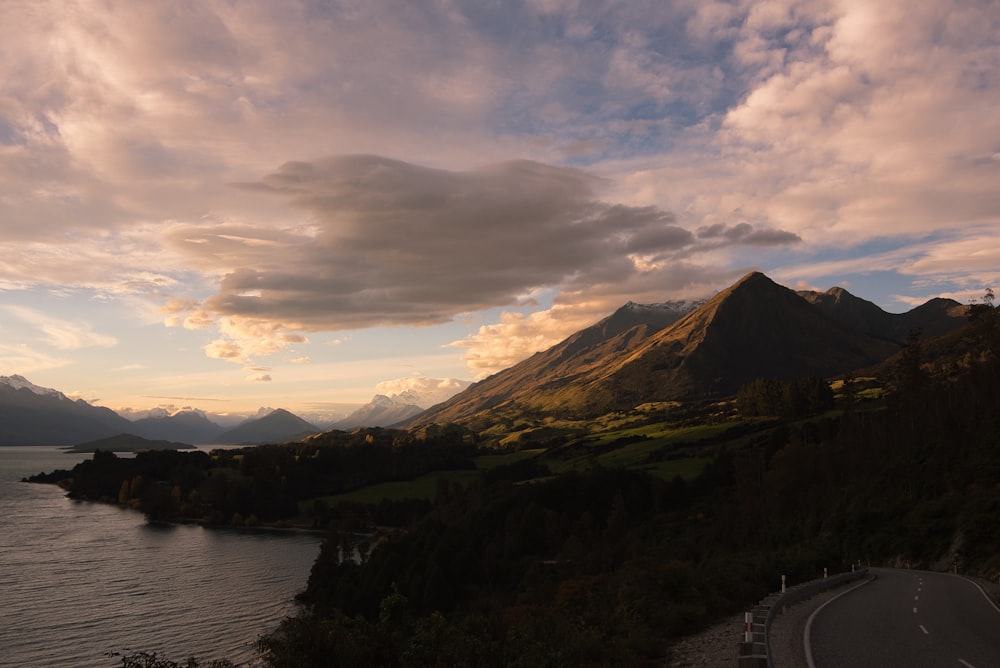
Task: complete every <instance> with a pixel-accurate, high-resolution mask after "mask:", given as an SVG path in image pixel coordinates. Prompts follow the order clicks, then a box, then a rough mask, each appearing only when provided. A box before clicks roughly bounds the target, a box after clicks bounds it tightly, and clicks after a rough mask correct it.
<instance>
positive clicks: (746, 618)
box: [743, 610, 753, 642]
mask: <svg viewBox="0 0 1000 668" xmlns="http://www.w3.org/2000/svg"><path fill="white" fill-rule="evenodd" d="M743 642H753V613H752V612H750V611H749V610H747V611H746V612H744V613H743Z"/></svg>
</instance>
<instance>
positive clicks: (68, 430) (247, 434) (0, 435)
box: [0, 375, 320, 449]
mask: <svg viewBox="0 0 1000 668" xmlns="http://www.w3.org/2000/svg"><path fill="white" fill-rule="evenodd" d="M319 431H320V430H319V429H317V428H316V427H314V426H313V425H311V424H309V423H308V422H306V421H305V420H303V419H301V418H299V417H297V416H295V415H293V414H291V413H289V412H288V411H286V410H282V409H278V410H276V411H273V412H271V413H269V414H268V415H265V416H263V417H260V418H253V419H250V420H247V421H245V422H243V423H241V424H240V425H238V426H237V427H235V428H234V429H230V430H228V431H226V430H224V429H223V428H222V427H221V426H219V425H217V424H216V423H214V422H212V421H211V420H209V419H208V418H207V417H205V415H203V414H202V413H200V412H198V411H180V412H178V413H174V414H173V415H167V416H158V417H148V418H142V419H140V420H136V421H134V422H131V421H129V420H126V419H125V418H123V417H121V416H120V415H118V414H117V413H115V412H114V411H112V410H111V409H109V408H102V407H99V406H92V405H91V404H89V403H87V402H86V401H84V400H83V399H76V400H73V399H70V398H69V397H67V396H66V395H65V394H63V393H62V392H59V391H58V390H53V389H51V388H46V387H39V386H38V385H35V384H34V383H32V382H31V381H29V380H28V379H26V378H24V377H23V376H18V375H13V376H0V445H79V444H85V445H87V446H90V445H93V444H94V442H96V443H97V444H98V445H99V444H100V443H101V442H102V440H103V439H111V438H112V437H115V438H119V440H121V438H120V437H124V436H127V435H131V436H136V437H139V438H140V439H146V440H148V441H157V442H159V441H170V442H174V443H180V444H206V443H218V444H236V445H250V444H258V443H276V442H282V441H288V440H294V439H296V438H299V437H302V436H305V435H308V434H314V433H317V432H319ZM116 447H117V446H116ZM139 447H140V446H139V445H135V444H134V445H133V449H134V448H139Z"/></svg>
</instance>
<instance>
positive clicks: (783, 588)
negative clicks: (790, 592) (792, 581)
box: [781, 575, 785, 594]
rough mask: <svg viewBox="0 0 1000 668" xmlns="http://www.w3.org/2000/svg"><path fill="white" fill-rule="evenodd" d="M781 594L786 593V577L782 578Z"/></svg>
mask: <svg viewBox="0 0 1000 668" xmlns="http://www.w3.org/2000/svg"><path fill="white" fill-rule="evenodd" d="M781 593H782V594H784V593H785V576H784V575H782V576H781Z"/></svg>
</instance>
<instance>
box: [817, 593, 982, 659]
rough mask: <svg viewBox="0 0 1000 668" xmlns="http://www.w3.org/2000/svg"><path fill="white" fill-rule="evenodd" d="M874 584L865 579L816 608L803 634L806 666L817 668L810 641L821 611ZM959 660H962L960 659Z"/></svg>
mask: <svg viewBox="0 0 1000 668" xmlns="http://www.w3.org/2000/svg"><path fill="white" fill-rule="evenodd" d="M872 582H875V578H874V577H871V578H867V579H865V581H864V582H859V583H858V584H856V585H854V586H853V587H851V588H850V589H848V590H846V591H842V592H840V593H839V594H837V595H836V596H834V597H833V598H831V599H830V600H829V601H827V602H826V603H824V604H823V605H821V606H819V607H818V608H816V609H815V610H813V612H812V614H811V615H809V619H807V620H806V630H805V633H803V634H802V647H803V649H805V652H806V665H807V666H808V667H809V668H816V662H815V661H813V652H812V645H811V644H810V641H809V637H810V636H811V635H812V623H813V620H814V619H815V618H816V615H817V614H819V611H820V610H822V609H823V608H825V607H826V606H828V605H830V604H831V603H833V602H834V601H836V600H837V599H838V598H840V597H841V596H843V595H844V594H850V593H851V592H852V591H854V590H855V589H858V588H860V587H864V586H865V585H866V584H871V583H872ZM959 660H961V659H959ZM969 668H975V666H969Z"/></svg>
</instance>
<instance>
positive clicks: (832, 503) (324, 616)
mask: <svg viewBox="0 0 1000 668" xmlns="http://www.w3.org/2000/svg"><path fill="white" fill-rule="evenodd" d="M970 317H971V322H970V326H969V327H967V328H966V329H964V330H962V331H961V332H959V333H956V334H953V335H950V336H947V337H945V338H941V339H934V340H930V341H921V340H920V338H919V336H917V335H916V334H914V336H912V337H911V339H910V342H909V344H908V345H907V347H906V349H905V350H904V351H903V352H902V353H901V354H900V355H899V356H897V358H895V359H893V360H891V361H890V362H889V363H888V364H886V365H884V366H881V367H879V368H877V369H870V370H867V371H859V372H858V373H857V374H856V376H855V377H848V378H843V379H839V380H838V381H837V382H835V383H833V384H832V388H833V389H831V386H830V385H827V384H826V383H821V382H817V380H816V379H786V380H760V381H755V382H753V383H750V384H748V385H747V386H745V387H744V388H743V389H741V391H740V393H739V394H738V396H737V397H736V398H734V399H733V400H731V401H729V402H722V403H712V404H703V405H698V406H677V405H670V406H646V407H643V408H642V410H638V409H637V411H635V412H634V413H633V414H629V415H616V416H612V417H609V418H607V419H606V420H604V421H603V422H601V426H600V428H597V427H596V426H595V427H594V428H593V430H592V432H591V433H586V434H581V433H580V432H579V430H578V429H576V428H574V429H576V430H574V429H562V428H558V427H554V428H552V429H549V430H547V431H542V430H536V431H535V432H533V433H535V434H536V436H538V438H535V439H534V440H533V441H530V442H528V443H526V442H525V441H523V440H521V441H518V443H520V445H521V446H522V449H521V450H520V451H515V450H509V451H505V452H498V451H496V450H492V451H490V452H488V453H487V452H484V451H482V450H481V449H479V448H478V446H477V443H476V435H475V434H472V433H470V432H467V431H465V430H463V429H461V428H459V427H448V428H440V427H435V428H433V429H430V430H425V431H424V432H422V433H420V434H408V433H405V432H395V431H392V430H366V431H361V432H357V433H355V434H343V433H340V432H334V433H331V434H327V435H325V436H323V437H322V438H319V439H315V440H313V441H310V442H308V443H302V444H295V445H287V446H273V447H264V448H255V449H252V450H240V451H232V452H230V453H213V454H212V455H207V454H177V453H172V454H171V453H149V454H148V455H140V456H139V457H136V458H135V459H134V460H120V459H117V458H115V457H114V456H113V455H106V454H97V455H95V458H94V459H93V460H91V461H90V462H86V463H85V464H81V465H80V466H79V467H77V469H76V470H74V471H73V472H64V473H59V472H57V473H56V474H53V475H52V476H49V477H46V478H45V479H46V480H50V481H52V480H61V481H62V484H64V485H66V486H67V488H68V489H69V490H70V492H71V493H72V494H74V495H78V496H87V497H89V498H95V499H107V500H111V501H118V502H123V503H131V504H133V505H135V506H136V507H138V508H140V509H142V510H143V511H145V512H146V513H147V514H148V515H149V516H150V518H151V519H172V518H177V517H200V518H208V520H209V521H212V522H216V523H232V522H233V521H241V522H244V523H245V522H246V519H247V518H249V517H254V518H255V521H260V522H279V521H285V522H289V523H300V524H305V523H308V524H309V525H310V526H317V527H322V528H324V529H325V530H327V531H328V532H329V535H328V538H327V539H326V541H325V543H324V545H323V548H322V551H321V554H320V556H319V558H318V559H317V561H316V564H315V565H314V567H313V570H312V574H311V576H310V578H309V582H308V586H307V588H306V590H305V591H304V592H303V594H302V600H303V603H305V606H304V608H303V611H302V612H301V613H300V614H299V615H297V616H295V617H290V618H288V619H286V620H284V621H283V622H282V624H281V626H280V628H279V629H277V630H276V631H275V632H274V633H272V634H271V635H269V636H267V637H264V638H261V639H260V641H259V650H260V653H261V657H262V659H263V661H264V662H265V663H266V664H267V665H269V666H273V667H285V666H289V667H291V666H295V667H296V668H301V667H307V666H566V665H577V666H637V665H654V664H662V661H663V658H664V656H665V653H666V652H667V651H668V649H667V648H668V645H669V643H670V641H671V640H672V639H675V638H677V637H679V636H682V635H685V634H690V633H692V632H695V631H698V630H699V629H700V628H702V627H703V626H705V625H706V624H708V623H710V622H712V621H714V620H716V619H718V618H719V617H721V616H724V615H728V614H731V613H732V612H735V611H736V610H738V609H740V608H742V607H744V606H746V605H748V604H749V603H751V602H753V601H755V600H756V599H758V598H760V597H761V596H762V595H763V594H765V593H766V592H767V591H770V590H774V589H776V587H777V584H778V583H779V582H780V576H781V575H782V574H784V575H786V576H787V578H788V580H789V582H791V583H795V582H798V581H803V580H807V579H812V578H814V577H817V576H818V575H819V574H820V573H822V571H823V569H824V568H828V569H829V570H830V572H836V571H838V570H846V569H849V568H850V564H852V563H855V562H858V561H861V562H865V563H869V562H870V563H872V564H891V565H910V566H913V567H924V568H933V569H941V570H944V569H948V570H951V569H957V570H958V571H959V572H965V573H972V574H977V575H982V576H986V577H989V578H991V579H992V578H995V577H996V576H997V575H998V573H1000V494H998V493H997V492H998V490H1000V443H998V439H1000V437H998V434H1000V411H998V407H1000V357H998V355H1000V322H998V313H997V311H996V310H995V309H994V308H993V306H992V302H991V300H989V299H988V300H986V301H985V302H984V303H983V304H980V305H977V306H976V307H974V308H972V309H971V311H970ZM131 467H138V468H131ZM428 472H433V473H431V475H432V476H435V477H436V483H435V484H434V486H433V491H431V492H429V493H422V494H417V493H414V494H413V495H412V496H411V497H410V498H408V499H407V498H406V495H405V493H403V494H402V495H400V496H399V498H398V500H395V501H389V500H381V501H376V500H375V499H377V498H379V495H378V494H373V495H371V496H370V497H366V496H365V494H364V491H365V490H369V491H370V490H372V489H373V487H372V485H374V484H375V483H385V482H386V481H395V483H396V484H398V485H403V488H402V489H404V490H405V489H407V488H406V485H412V487H410V488H409V489H411V490H414V491H415V490H418V489H421V488H420V487H419V486H418V485H416V483H415V481H417V480H419V479H420V478H421V476H424V477H426V474H428ZM137 478H139V479H138V480H137ZM133 483H135V484H134V489H133ZM379 489H381V490H385V489H388V488H387V487H380V488H379ZM151 490H152V491H151ZM376 527H379V528H380V529H381V530H380V532H379V533H375V528H376ZM358 532H361V533H364V534H366V535H367V540H369V541H372V542H377V545H375V546H374V549H370V550H369V548H370V547H371V546H370V545H366V546H364V547H363V548H362V549H361V550H360V553H361V554H362V555H364V556H363V557H362V558H361V559H360V560H357V561H355V560H350V559H347V560H345V559H344V558H343V555H344V554H349V553H351V551H352V550H353V549H354V547H355V546H356V543H357V541H358ZM140 659H144V660H151V661H152V662H151V663H141V662H139V660H140ZM129 661H134V662H133V663H128V662H129ZM156 661H160V662H161V663H155V662H156ZM123 665H125V666H149V667H152V666H156V667H157V668H161V667H163V666H169V665H187V666H195V665H197V662H194V663H188V664H170V663H169V662H165V660H163V659H159V658H156V657H153V658H152V659H150V657H149V656H148V655H146V656H144V657H138V656H132V657H125V658H123Z"/></svg>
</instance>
